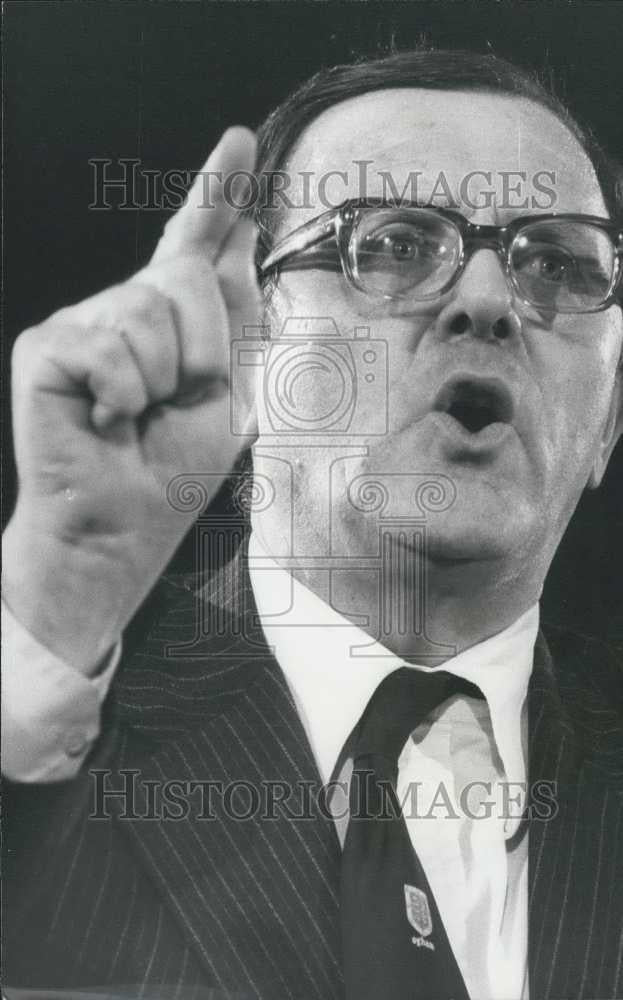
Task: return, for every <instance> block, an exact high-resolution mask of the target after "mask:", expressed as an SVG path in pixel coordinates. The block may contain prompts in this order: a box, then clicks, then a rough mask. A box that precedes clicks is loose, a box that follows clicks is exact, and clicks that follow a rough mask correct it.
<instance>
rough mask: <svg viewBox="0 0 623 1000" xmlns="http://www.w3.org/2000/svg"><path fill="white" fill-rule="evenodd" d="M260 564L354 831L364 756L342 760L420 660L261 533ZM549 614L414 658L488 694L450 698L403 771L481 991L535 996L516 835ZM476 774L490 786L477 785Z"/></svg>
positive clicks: (468, 977)
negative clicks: (301, 573) (302, 577)
mask: <svg viewBox="0 0 623 1000" xmlns="http://www.w3.org/2000/svg"><path fill="white" fill-rule="evenodd" d="M249 570H250V576H251V583H252V586H253V591H254V595H255V600H256V603H257V608H258V612H259V615H260V620H261V622H262V628H263V630H264V633H265V635H266V639H267V641H268V643H269V644H270V645H271V646H272V647H273V650H274V653H275V656H276V658H277V661H278V663H279V665H280V667H281V669H282V670H283V672H284V674H285V677H286V680H287V682H288V685H289V687H290V691H291V693H292V696H293V699H294V702H295V704H296V706H297V709H298V712H299V715H300V717H301V720H302V722H303V725H304V727H305V730H306V733H307V736H308V739H309V743H310V745H311V748H312V751H313V753H314V755H315V758H316V763H317V765H318V769H319V771H320V775H321V777H322V778H323V780H324V781H325V782H328V781H330V780H331V779H332V778H333V779H334V780H335V779H336V778H337V780H338V781H339V782H342V783H344V788H343V789H341V788H336V791H335V793H334V795H333V799H332V802H331V808H332V811H333V812H334V814H335V816H336V826H337V830H338V834H339V836H340V839H341V841H342V842H343V839H344V835H345V832H346V826H347V824H348V791H347V785H348V779H349V777H350V773H351V771H352V762H350V761H347V762H346V763H345V765H344V766H343V767H342V768H341V770H340V772H339V774H338V775H335V773H334V771H335V767H336V763H337V761H338V757H339V756H340V753H341V751H342V748H343V746H344V744H345V742H346V740H347V739H348V737H349V735H350V733H351V731H352V729H353V727H354V726H355V724H356V723H357V722H358V720H359V718H360V717H361V714H362V712H363V710H364V708H365V707H366V705H367V703H368V701H369V700H370V698H371V696H372V694H373V693H374V691H375V690H376V688H377V687H378V685H379V684H380V682H381V681H382V680H383V679H384V678H385V677H386V676H387V675H388V674H389V673H391V672H392V671H393V670H397V669H398V668H399V667H403V666H407V664H405V663H404V661H403V660H401V659H400V658H399V657H397V656H395V655H394V654H392V653H391V652H390V651H389V650H388V649H387V648H386V647H384V646H382V645H381V644H380V643H374V644H370V638H369V636H368V635H367V634H365V633H363V632H362V631H361V630H360V629H359V628H357V627H356V626H355V625H352V624H351V623H350V622H348V621H347V620H346V619H345V618H344V617H343V616H342V615H340V614H339V613H338V612H336V611H335V610H334V609H333V608H331V607H330V606H329V605H328V604H326V603H325V602H324V601H322V600H321V599H320V598H319V597H317V596H316V594H314V593H312V591H310V590H309V589H308V588H306V587H304V586H303V585H302V584H300V583H298V582H297V581H296V580H294V578H293V577H292V576H290V574H289V573H287V572H286V571H285V570H282V569H280V568H279V567H278V566H277V565H276V563H275V562H273V561H272V560H271V559H270V558H269V557H267V556H266V554H265V553H264V551H263V549H262V548H261V545H260V543H259V541H258V539H257V536H256V535H252V536H251V541H250V546H249ZM538 624H539V614H538V605H534V606H533V607H532V608H530V610H529V611H527V612H526V613H525V614H524V615H522V616H521V617H520V618H519V619H518V620H517V621H516V622H514V624H512V625H511V626H509V627H508V628H506V629H504V631H503V632H500V633H498V634H497V635H495V636H492V637H491V638H489V639H486V640H485V641H484V642H480V643H478V644H477V645H476V646H473V647H471V649H468V650H465V651H463V652H462V653H459V654H458V655H457V656H455V657H453V658H452V659H450V660H447V661H446V662H445V663H444V664H443V666H441V667H436V668H429V667H417V666H414V667H413V669H419V670H430V671H432V672H434V671H435V670H445V671H448V672H450V673H453V674H455V675H456V676H459V677H463V678H464V679H466V680H468V681H471V682H472V683H474V684H476V685H477V686H478V687H479V688H480V690H481V691H482V693H483V694H484V696H485V699H486V701H482V700H477V699H474V698H468V697H462V696H455V697H454V698H452V699H450V700H449V701H447V702H445V703H444V704H443V705H441V706H440V707H439V708H438V709H436V710H435V712H433V713H432V714H431V715H430V716H429V717H428V719H426V720H425V722H423V723H422V724H421V725H419V726H418V727H417V728H416V729H415V731H414V733H412V735H411V737H410V738H409V739H408V740H407V742H406V744H405V747H404V749H403V751H402V753H401V755H400V757H399V760H398V781H397V791H398V796H399V800H400V802H401V803H403V814H404V816H405V820H406V823H407V829H408V831H409V835H410V838H411V842H412V844H413V846H414V848H415V849H416V851H417V854H418V857H419V859H420V861H421V863H422V866H423V868H424V871H425V872H426V876H427V879H428V881H429V884H430V887H431V890H432V892H433V893H434V896H435V900H436V903H437V906H438V908H439V912H440V914H441V917H442V919H443V922H444V926H445V929H446V933H447V935H448V939H449V941H450V944H451V946H452V950H453V952H454V955H455V958H456V960H457V963H458V965H459V968H460V970H461V973H462V975H463V978H464V980H465V984H466V986H467V990H468V992H469V995H470V997H471V998H472V1000H527V997H528V976H527V914H528V883H527V878H528V838H527V834H526V835H524V836H523V837H522V838H518V842H517V840H515V841H513V842H512V843H510V840H511V838H512V837H513V835H514V834H515V833H517V830H518V828H519V823H520V817H521V814H522V812H523V806H524V801H525V783H526V753H527V746H526V743H527V714H526V692H527V687H528V681H529V679H530V674H531V672H532V663H533V655H534V644H535V641H536V636H537V632H538ZM362 647H365V655H361V654H362ZM353 650H356V651H357V655H353ZM471 782H484V783H485V787H482V786H480V785H476V786H474V787H473V788H472V789H471V791H469V790H468V792H466V791H465V786H469V784H470V783H471ZM440 786H441V791H440ZM489 789H490V791H489ZM462 792H463V796H464V802H465V808H463V806H462V800H461V793H462ZM413 796H415V799H414V798H413ZM465 796H466V798H465ZM405 803H406V804H405ZM479 803H480V805H479ZM487 803H492V805H489V806H487ZM487 814H490V815H489V817H488V818H477V819H474V818H472V817H473V816H483V817H486V816H487Z"/></svg>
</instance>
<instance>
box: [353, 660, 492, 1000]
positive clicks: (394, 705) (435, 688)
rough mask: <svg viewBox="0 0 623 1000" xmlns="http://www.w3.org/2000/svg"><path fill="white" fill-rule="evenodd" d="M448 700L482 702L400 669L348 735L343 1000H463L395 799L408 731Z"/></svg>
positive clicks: (467, 688) (444, 677)
mask: <svg viewBox="0 0 623 1000" xmlns="http://www.w3.org/2000/svg"><path fill="white" fill-rule="evenodd" d="M455 694H466V695H469V696H471V697H476V698H482V694H481V692H480V691H479V689H478V688H476V687H475V686H474V685H473V684H470V683H468V682H467V681H463V680H461V678H458V677H454V676H453V675H452V674H449V673H446V672H444V671H439V672H438V673H424V672H422V671H418V670H414V669H410V668H408V667H402V668H400V669H399V670H396V671H394V673H392V674H390V675H389V676H388V677H386V678H385V680H384V681H383V682H382V683H381V684H380V685H379V687H378V688H377V689H376V691H375V693H374V695H373V696H372V698H371V700H370V702H369V703H368V706H367V708H366V710H365V711H364V713H363V715H362V717H361V720H360V722H359V725H358V726H357V728H356V729H355V732H354V734H353V742H352V746H353V753H352V757H353V774H352V778H351V786H350V820H349V824H348V830H347V833H346V840H345V842H344V852H343V856H342V874H341V917H342V940H343V956H344V977H345V982H346V997H347V1000H469V998H468V993H467V990H466V988H465V984H464V981H463V978H462V976H461V973H460V970H459V967H458V965H457V963H456V959H455V958H454V955H453V953H452V949H451V947H450V943H449V941H448V938H447V935H446V932H445V928H444V926H443V924H442V922H441V917H440V915H439V911H438V909H437V905H436V903H435V899H434V897H433V894H432V892H431V889H430V886H429V884H428V880H427V878H426V875H425V874H424V869H423V868H422V865H421V864H420V861H419V859H418V857H417V855H416V853H415V851H414V850H413V846H412V844H411V840H410V838H409V833H408V830H407V827H406V823H405V821H404V818H403V816H402V813H401V811H400V807H399V804H398V800H397V797H396V795H395V788H396V778H397V773H398V757H399V756H400V753H401V751H402V749H403V747H404V745H405V743H406V741H407V738H408V736H409V734H410V733H411V732H412V731H413V730H414V729H415V727H416V726H417V725H418V724H419V723H420V722H421V721H423V719H425V718H426V716H427V715H429V713H430V712H431V711H433V709H435V708H436V707H437V706H438V705H440V704H441V703H442V702H444V701H446V700H447V699H448V698H451V697H452V696H453V695H455ZM392 793H393V794H392ZM408 803H409V799H408V797H407V800H406V806H405V808H408Z"/></svg>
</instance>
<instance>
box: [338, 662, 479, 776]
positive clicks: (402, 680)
mask: <svg viewBox="0 0 623 1000" xmlns="http://www.w3.org/2000/svg"><path fill="white" fill-rule="evenodd" d="M457 694H464V695H467V696H469V697H472V698H482V692H481V691H480V689H479V688H477V687H476V685H475V684H471V683H470V682H469V681H466V680H463V678H462V677H456V676H455V675H454V674H451V673H448V672H447V671H445V670H439V671H435V672H434V673H433V672H429V671H423V670H417V669H415V668H413V667H400V669H398V670H394V671H393V673H391V674H389V675H388V676H387V677H386V678H385V680H383V681H382V682H381V683H380V684H379V686H378V687H377V689H376V691H375V692H374V694H373V695H372V698H371V699H370V701H369V702H368V704H367V706H366V708H365V710H364V713H363V715H362V716H361V719H360V722H359V725H358V727H357V731H356V733H355V738H354V752H353V758H354V761H360V760H361V758H362V757H366V756H368V755H370V756H382V757H385V758H387V759H388V760H389V761H391V763H392V765H395V764H396V763H397V761H398V757H399V755H400V752H401V751H402V748H403V747H404V745H405V743H406V741H407V737H408V736H409V734H410V733H412V732H413V730H414V729H415V728H416V726H417V725H419V723H420V722H422V721H423V720H424V719H425V718H426V717H427V716H428V715H430V713H431V712H432V711H433V710H434V709H435V708H437V707H438V706H439V705H441V704H442V703H443V702H444V701H447V700H448V698H451V697H453V696H454V695H457Z"/></svg>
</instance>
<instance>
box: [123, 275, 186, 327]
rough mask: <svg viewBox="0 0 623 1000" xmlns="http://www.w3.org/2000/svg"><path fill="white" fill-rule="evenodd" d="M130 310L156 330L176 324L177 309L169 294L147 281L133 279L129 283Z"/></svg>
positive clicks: (134, 315)
mask: <svg viewBox="0 0 623 1000" xmlns="http://www.w3.org/2000/svg"><path fill="white" fill-rule="evenodd" d="M128 307H129V312H130V313H131V315H132V316H133V317H135V318H136V319H137V320H138V321H140V322H141V323H143V324H145V325H146V326H149V327H150V328H151V329H153V330H154V331H155V332H157V331H166V330H168V329H169V328H171V327H173V326H174V323H175V311H174V307H173V303H172V302H171V299H170V298H169V296H168V295H166V294H165V293H164V292H162V291H161V290H160V289H159V288H156V287H154V286H153V285H150V284H148V283H147V281H142V280H133V281H132V283H131V284H129V285H128Z"/></svg>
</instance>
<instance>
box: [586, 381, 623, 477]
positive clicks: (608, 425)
mask: <svg viewBox="0 0 623 1000" xmlns="http://www.w3.org/2000/svg"><path fill="white" fill-rule="evenodd" d="M622 434H623V362H622V363H621V364H619V367H618V369H617V373H616V376H615V380H614V386H613V389H612V397H611V399H610V408H609V411H608V416H607V418H606V421H605V423H604V426H603V430H602V432H601V440H600V442H599V446H598V449H597V453H596V455H595V460H594V462H593V467H592V469H591V473H590V476H589V477H588V483H587V486H588V488H589V489H593V490H596V489H597V487H598V486H599V484H600V483H601V481H602V479H603V477H604V473H605V471H606V469H607V467H608V462H609V461H610V456H611V454H612V452H613V451H614V446H615V445H616V443H617V441H618V440H619V438H620V437H621V435H622Z"/></svg>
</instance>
